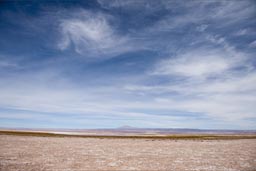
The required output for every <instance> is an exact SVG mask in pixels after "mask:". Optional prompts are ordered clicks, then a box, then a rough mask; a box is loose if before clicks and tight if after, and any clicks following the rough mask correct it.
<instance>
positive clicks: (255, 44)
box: [249, 40, 256, 48]
mask: <svg viewBox="0 0 256 171" xmlns="http://www.w3.org/2000/svg"><path fill="white" fill-rule="evenodd" d="M249 46H250V47H251V48H256V40H254V41H253V42H251V43H250V44H249Z"/></svg>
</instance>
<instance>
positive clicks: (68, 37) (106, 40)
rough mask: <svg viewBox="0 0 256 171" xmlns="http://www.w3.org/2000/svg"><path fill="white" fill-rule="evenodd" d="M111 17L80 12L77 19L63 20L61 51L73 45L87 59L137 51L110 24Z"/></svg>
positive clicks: (127, 39) (61, 25)
mask: <svg viewBox="0 0 256 171" xmlns="http://www.w3.org/2000/svg"><path fill="white" fill-rule="evenodd" d="M77 16H79V17H77ZM110 18H111V17H110V16H107V15H104V14H102V13H93V12H89V11H84V10H83V11H82V12H81V11H80V12H79V15H76V18H72V17H71V18H69V19H63V20H62V21H61V24H60V28H61V33H62V39H61V40H60V42H59V44H58V47H59V48H60V49H61V50H65V49H67V48H68V47H69V46H71V45H73V46H74V48H75V51H76V52H77V53H79V54H82V55H84V56H87V57H99V56H100V57H101V58H104V57H109V56H115V55H118V54H121V53H124V52H128V51H134V50H137V49H138V48H136V46H133V45H132V44H131V43H130V42H129V41H130V40H129V38H128V37H127V36H123V35H122V36H121V35H120V34H118V33H117V30H116V29H115V27H114V26H113V25H111V24H110V22H109V20H110Z"/></svg>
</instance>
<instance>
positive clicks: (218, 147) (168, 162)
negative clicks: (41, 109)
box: [0, 135, 256, 171]
mask: <svg viewBox="0 0 256 171" xmlns="http://www.w3.org/2000/svg"><path fill="white" fill-rule="evenodd" d="M0 170H1V171H10V170H20V171H32V170H33V171H43V170H45V171H48V170H53V171H56V170H58V171H59V170H60V171H62V170H64V171H67V170H70V171H71V170H81V171H82V170H175V171H176V170H178V171H179V170H180V171H185V170H198V171H199V170H205V171H206V170H207V171H210V170H214V171H237V170H241V171H256V139H251V140H203V141H201V140H152V139H98V138H71V137H65V138H57V137H29V136H13V135H0Z"/></svg>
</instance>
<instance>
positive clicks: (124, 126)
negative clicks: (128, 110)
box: [117, 125, 139, 130]
mask: <svg viewBox="0 0 256 171" xmlns="http://www.w3.org/2000/svg"><path fill="white" fill-rule="evenodd" d="M117 129H121V130H130V129H139V128H136V127H132V126H129V125H123V126H121V127H118V128H117Z"/></svg>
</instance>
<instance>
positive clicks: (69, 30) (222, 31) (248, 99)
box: [0, 0, 256, 130]
mask: <svg viewBox="0 0 256 171" xmlns="http://www.w3.org/2000/svg"><path fill="white" fill-rule="evenodd" d="M255 18H256V1H254V0H227V1H225V0H209V1H203V0H194V1H178V0H177V1H175V0H159V1H155V0H81V1H77V0H75V1H72V0H69V1H60V0H58V1H54V0H50V1H48V0H46V1H36V0H35V1H19V0H18V1H8V0H6V1H5V0H4V1H1V2H0V127H8V128H72V129H90V128H116V127H120V126H123V125H129V126H132V127H138V128H199V129H243V130H245V129H246V130H255V129H256V56H255V55H256V20H255Z"/></svg>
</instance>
